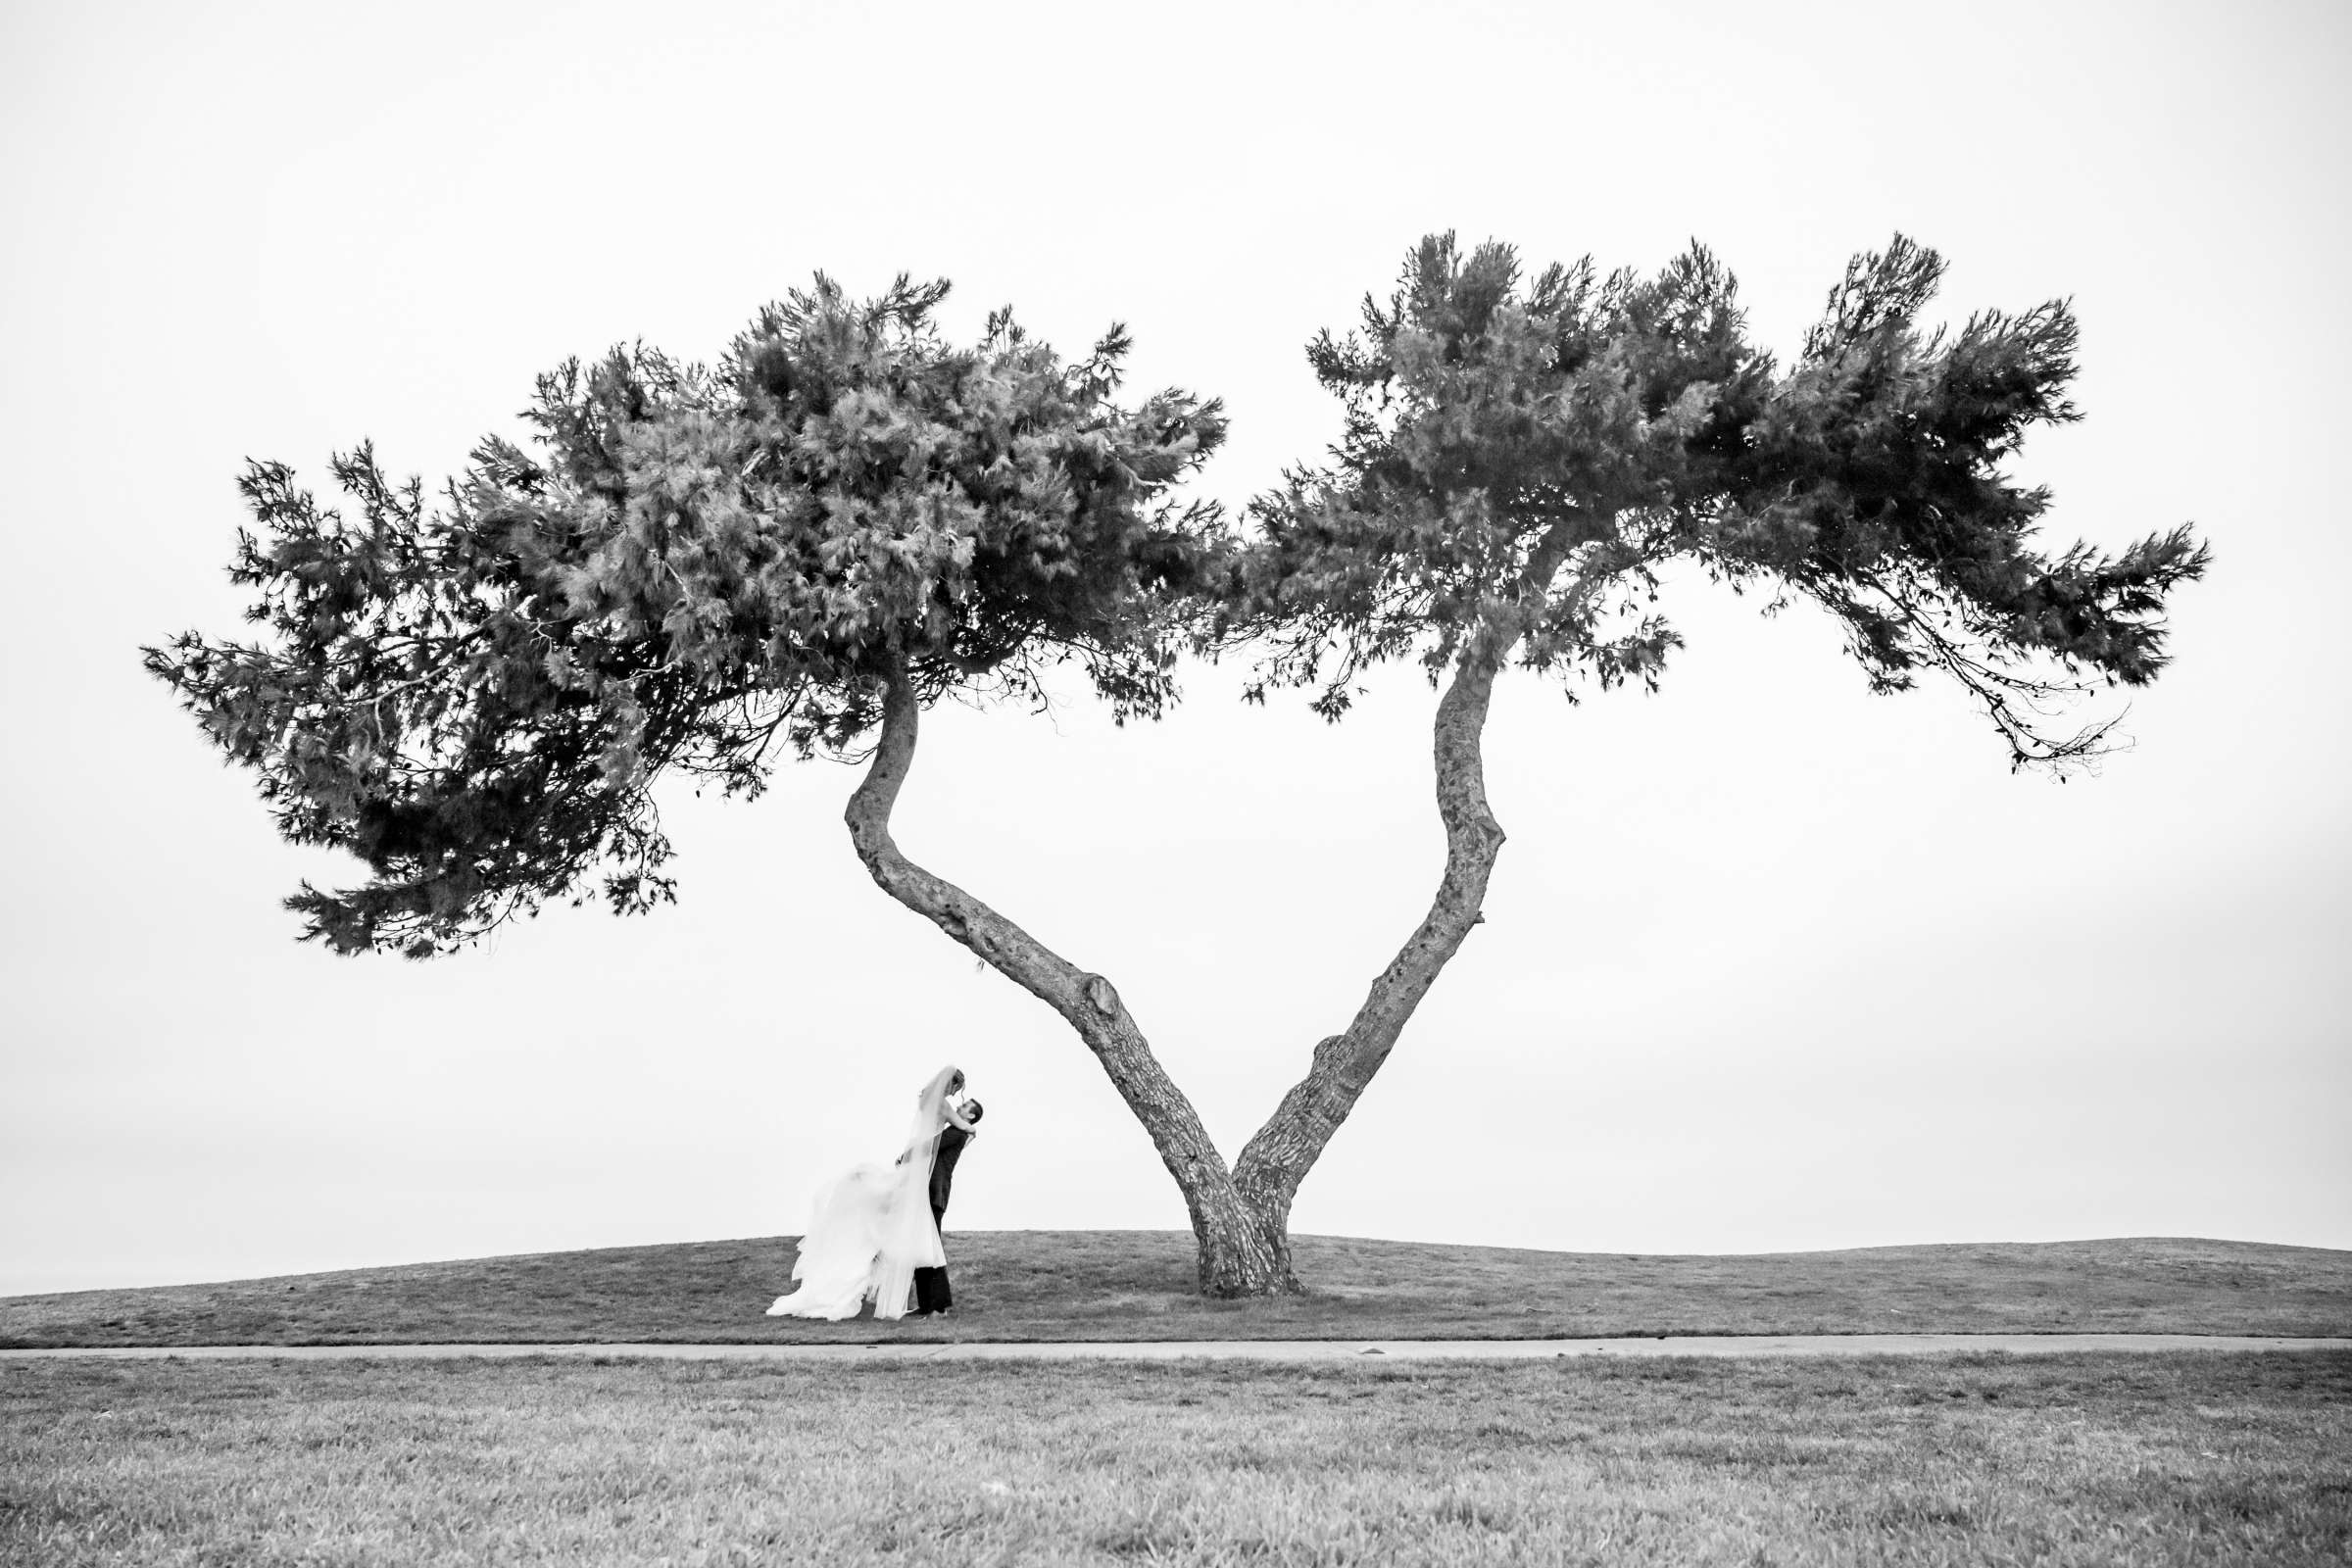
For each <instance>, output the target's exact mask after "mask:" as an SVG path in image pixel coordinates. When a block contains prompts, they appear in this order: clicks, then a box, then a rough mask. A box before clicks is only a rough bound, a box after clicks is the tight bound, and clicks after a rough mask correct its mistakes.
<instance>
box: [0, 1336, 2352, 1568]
mask: <svg viewBox="0 0 2352 1568" xmlns="http://www.w3.org/2000/svg"><path fill="white" fill-rule="evenodd" d="M2348 1455H2352V1353H2345V1352H2277V1353H2273V1354H2268V1355H2241V1356H2227V1355H2219V1354H2207V1353H2186V1354H2168V1355H2158V1356H2148V1355H2105V1356H2102V1355H2062V1356H2034V1357H2030V1358H2009V1357H2003V1356H1995V1355H1977V1356H1965V1357H1943V1358H1936V1359H1931V1360H1917V1359H1895V1358H1855V1359H1851V1360H1839V1361H1829V1362H1820V1361H1791V1360H1783V1361H1760V1362H1757V1361H1733V1362H1727V1361H1705V1360H1691V1359H1684V1360H1675V1359H1670V1360H1663V1361H1618V1360H1593V1359H1584V1358H1578V1359H1563V1360H1557V1361H1544V1362H1527V1363H1517V1364H1497V1363H1484V1364H1428V1363H1423V1364H1419V1365H1415V1366H1411V1367H1403V1366H1398V1367H1370V1366H1365V1365H1361V1364H1342V1365H1339V1366H1330V1367H1325V1366H1315V1367H1296V1366H1288V1367H1269V1366H1263V1365H1237V1364H1233V1363H1209V1362H1199V1361H1194V1362H1177V1363H1161V1364H1137V1363H1127V1364H1116V1363H1042V1362H1032V1363H1026V1364H1021V1363H981V1364H975V1363H960V1364H939V1363H934V1364H930V1365H920V1364H914V1365H898V1366H874V1367H842V1366H838V1365H831V1364H827V1365H808V1364H803V1365H793V1366H782V1365H775V1364H767V1365H752V1366H746V1365H729V1364H712V1363H693V1364H676V1363H668V1364H662V1363H650V1362H643V1361H627V1360H620V1361H615V1362H611V1363H606V1364H589V1363H577V1362H561V1363H560V1362H554V1361H531V1362H521V1363H515V1362H499V1363H484V1362H421V1363H419V1362H399V1363H393V1362H372V1363H368V1362H356V1363H355V1362H338V1363H313V1364H307V1365H288V1364H271V1363H257V1362H229V1363H221V1362H204V1363H196V1362H172V1361H163V1362H140V1363H123V1362H91V1361H48V1362H17V1363H12V1364H0V1561H6V1562H9V1563H11V1564H20V1565H23V1568H50V1565H62V1564H100V1563H107V1564H112V1563H128V1562H185V1563H239V1564H262V1565H268V1564H277V1563H287V1564H291V1563H338V1564H352V1565H368V1564H379V1563H380V1564H439V1563H450V1564H457V1563H467V1564H471V1563H517V1564H526V1563H603V1562H629V1563H644V1562H673V1563H707V1564H741V1563H757V1562H773V1563H803V1562H825V1563H838V1564H845V1565H857V1564H869V1563H885V1562H887V1563H893V1564H905V1565H917V1564H932V1563H956V1564H976V1563H1012V1562H1019V1563H1039V1564H1055V1563H1113V1562H1139V1561H1141V1562H1157V1563H1182V1564H1211V1563H1244V1562H1248V1563H1299V1564H1306V1563H1317V1564H1336V1563H1353V1562H1380V1563H1399V1564H1416V1563H1433V1564H1438V1563H1442V1564H1483V1563H1504V1562H1536V1563H1608V1564H1624V1565H1634V1568H1640V1565H1647V1564H1723V1565H1733V1564H1739V1565H1744V1568H1754V1565H1758V1564H1780V1565H1797V1564H1817V1563H1819V1564H1829V1563H1855V1564H1861V1563H1871V1564H1890V1565H1910V1564H1923V1565H1924V1564H1931V1563H1972V1564H1973V1563H2136V1564H2173V1563H2181V1564H2186V1563H2248V1564H2263V1565H2276V1568H2292V1565H2299V1564H2319V1563H2341V1562H2344V1561H2347V1560H2352V1463H2348V1459H2347V1456H2348Z"/></svg>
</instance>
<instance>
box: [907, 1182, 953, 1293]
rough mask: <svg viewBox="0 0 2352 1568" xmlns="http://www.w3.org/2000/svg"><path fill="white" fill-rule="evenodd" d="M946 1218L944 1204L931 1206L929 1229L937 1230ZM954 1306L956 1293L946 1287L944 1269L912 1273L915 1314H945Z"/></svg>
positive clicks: (927, 1269)
mask: <svg viewBox="0 0 2352 1568" xmlns="http://www.w3.org/2000/svg"><path fill="white" fill-rule="evenodd" d="M947 1217H948V1211H947V1208H946V1206H945V1205H944V1204H939V1203H934V1204H932V1205H931V1228H932V1229H934V1230H937V1229H938V1228H939V1226H940V1223H941V1222H942V1221H943V1220H945V1219H946V1218H947ZM955 1304H956V1293H955V1292H954V1291H953V1290H951V1289H949V1287H948V1271H947V1270H946V1269H944V1268H918V1269H916V1270H915V1271H914V1309H915V1310H916V1311H917V1312H945V1311H946V1310H947V1309H948V1308H949V1307H951V1306H954V1305H955Z"/></svg>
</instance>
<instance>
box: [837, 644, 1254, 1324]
mask: <svg viewBox="0 0 2352 1568" xmlns="http://www.w3.org/2000/svg"><path fill="white" fill-rule="evenodd" d="M883 678H884V690H883V697H882V729H881V735H880V738H879V739H878V740H877V741H876V742H875V745H874V752H873V759H872V760H871V761H870V762H869V763H868V765H867V768H866V774H865V778H864V780H863V782H861V783H860V784H859V785H858V788H857V790H856V792H855V793H853V794H852V795H851V797H850V804H849V807H848V809H847V810H846V811H845V812H844V813H843V814H844V816H845V818H846V819H847V821H848V823H849V827H850V838H851V841H852V842H853V843H854V844H855V845H856V846H857V849H858V858H859V859H861V860H863V861H864V862H865V868H866V870H867V871H868V872H870V873H871V874H872V876H873V879H874V881H875V883H876V884H877V885H879V886H880V887H881V889H882V890H883V891H884V892H885V893H888V894H889V895H890V896H891V897H892V898H894V899H896V900H898V901H899V902H900V903H901V904H904V905H905V906H907V907H908V908H909V909H912V910H913V911H914V912H915V913H917V914H919V915H921V916H923V918H925V919H927V920H929V921H930V922H931V923H932V924H934V925H936V926H938V927H939V928H940V929H941V930H942V931H945V932H946V933H947V934H948V935H949V936H951V937H953V938H955V939H956V941H957V942H960V943H962V944H963V945H964V946H965V947H967V948H969V949H971V951H972V953H973V954H974V955H975V956H978V957H979V958H980V959H981V961H983V962H985V963H987V964H988V965H989V966H990V967H992V968H994V969H995V970H997V972H999V973H1000V974H1003V975H1005V977H1006V978H1007V979H1009V980H1011V981H1012V982H1013V983H1014V984H1015V985H1018V986H1019V987H1021V989H1023V990H1024V991H1027V992H1028V993H1030V994H1031V995H1032V996H1034V997H1036V998H1037V999H1038V1000H1039V1001H1041V1002H1043V1003H1045V1004H1046V1005H1048V1006H1050V1007H1052V1008H1053V1009H1054V1011H1055V1012H1057V1013H1059V1014H1061V1016H1062V1018H1063V1019H1064V1020H1066V1021H1067V1022H1068V1023H1069V1025H1070V1027H1071V1028H1073V1029H1075V1030H1077V1031H1078V1034H1079V1037H1080V1038H1081V1039H1083V1040H1084V1041H1085V1042H1086V1045H1087V1049H1088V1050H1090V1051H1092V1052H1093V1053H1094V1054H1095V1055H1096V1057H1097V1058H1098V1059H1099V1060H1100V1061H1101V1062H1102V1063H1103V1071H1104V1072H1105V1073H1107V1074H1108V1075H1109V1077H1110V1081H1111V1084H1112V1086H1113V1087H1114V1088H1116V1089H1117V1090H1118V1092H1119V1098H1120V1099H1122V1100H1124V1101H1125V1102H1126V1103H1127V1108H1128V1109H1129V1110H1130V1111H1132V1112H1133V1113H1134V1115H1135V1118H1136V1119H1137V1120H1138V1121H1140V1122H1142V1123H1143V1125H1144V1130H1145V1131H1146V1132H1147V1133H1149V1134H1150V1135H1151V1138H1152V1147H1153V1148H1154V1149H1156V1150H1157V1151H1158V1152H1159V1157H1160V1162H1161V1163H1162V1164H1164V1165H1165V1166H1166V1167H1167V1169H1168V1173H1169V1174H1170V1175H1171V1176H1173V1177H1174V1178H1175V1179H1176V1185H1177V1187H1178V1188H1179V1189H1180V1190H1181V1191H1182V1192H1183V1194H1184V1201H1185V1206H1186V1208H1187V1210H1188V1211H1189V1213H1190V1214H1191V1217H1192V1224H1193V1232H1194V1235H1195V1236H1196V1237H1198V1238H1199V1239H1200V1240H1201V1290H1202V1291H1203V1292H1204V1293H1205V1294H1208V1295H1211V1296H1238V1295H1245V1294H1258V1293H1261V1292H1263V1291H1265V1290H1267V1289H1269V1288H1272V1289H1276V1290H1296V1289H1297V1288H1298V1284H1297V1281H1296V1280H1295V1279H1294V1278H1292V1277H1291V1274H1290V1269H1289V1266H1288V1253H1287V1250H1285V1251H1284V1252H1283V1253H1281V1254H1280V1255H1277V1254H1275V1253H1274V1252H1272V1251H1271V1250H1269V1249H1268V1248H1267V1247H1266V1245H1265V1244H1264V1242H1263V1241H1262V1239H1261V1234H1260V1229H1259V1227H1258V1226H1256V1225H1254V1224H1252V1223H1251V1222H1250V1215H1249V1214H1248V1212H1247V1210H1246V1209H1245V1207H1244V1204H1243V1201H1242V1200H1241V1197H1240V1195H1239V1193H1238V1192H1237V1191H1236V1189H1235V1186H1234V1182H1233V1177H1232V1173H1231V1172H1230V1171H1229V1170H1228V1169H1227V1168H1226V1164H1225V1158H1224V1156H1223V1155H1222V1154H1220V1153H1218V1152H1217V1147H1216V1145H1215V1144H1214V1143H1213V1142H1212V1141H1211V1140H1210V1138H1209V1136H1208V1131H1207V1129H1206V1128H1204V1127H1203V1126H1201V1117H1200V1114H1199V1113H1198V1112H1197V1111H1196V1110H1195V1109H1194V1108H1193V1103H1192V1102H1191V1101H1190V1100H1188V1099H1187V1098H1186V1097H1185V1094H1184V1091H1182V1090H1181V1089H1178V1088H1177V1087H1176V1085H1175V1082H1174V1081H1173V1080H1172V1079H1170V1078H1169V1077H1168V1075H1167V1072H1166V1070H1165V1069H1164V1068H1162V1067H1161V1066H1160V1064H1159V1059H1158V1057H1156V1056H1154V1055H1153V1054H1152V1048H1151V1045H1150V1043H1149V1042H1147V1041H1146V1040H1145V1038H1144V1035H1143V1031H1142V1030H1141V1029H1139V1028H1137V1027H1136V1023H1135V1020H1134V1019H1133V1018H1132V1017H1130V1016H1129V1015H1128V1012H1127V1008H1126V1005H1125V1004H1124V1003H1122V1002H1121V1001H1120V1000H1119V994H1118V992H1117V990H1116V989H1115V988H1114V987H1113V986H1112V985H1111V983H1110V982H1109V981H1108V980H1106V979H1104V978H1103V976H1101V975H1099V974H1091V973H1089V972H1087V971H1086V970H1083V969H1081V968H1079V967H1078V966H1077V965H1076V964H1074V963H1072V962H1070V961H1069V960H1068V959H1067V958H1064V957H1062V956H1060V955H1059V954H1057V953H1055V952H1054V951H1053V950H1052V949H1050V948H1048V947H1047V946H1046V945H1045V944H1044V943H1042V942H1040V941H1038V940H1037V939H1036V938H1035V937H1033V936H1031V935H1030V934H1029V933H1028V932H1027V931H1025V930H1023V929H1022V928H1021V927H1020V926H1019V925H1017V924H1015V923H1014V922H1013V921H1011V920H1008V919H1006V918H1005V916H1004V915H1002V914H999V913H998V912H997V911H996V910H995V909H993V908H991V907H989V906H988V905H986V904H985V903H983V902H981V901H980V900H979V899H976V898H974V897H973V896H972V895H971V894H969V893H966V892H965V891H964V890H963V889H961V888H959V887H957V886H956V884H955V883H953V882H950V881H948V880H947V879H946V878H944V877H940V876H936V875H934V874H932V873H931V872H930V871H927V870H925V869H924V868H923V867H921V866H919V865H917V864H915V863H914V862H913V861H912V860H910V859H908V858H907V857H906V855H905V854H904V853H903V852H901V850H900V849H899V847H898V844H897V842H896V840H894V839H893V838H892V837H891V832H890V816H891V810H892V808H893V807H894V806H895V805H896V804H897V801H898V797H899V790H900V788H901V786H903V785H904V784H905V783H906V781H907V770H908V768H909V767H911V766H912V764H913V761H914V747H915V736H916V731H917V729H918V727H919V725H920V722H921V713H922V705H921V701H920V698H919V696H918V694H917V692H916V690H915V687H914V684H913V682H912V681H911V680H910V679H909V678H908V677H907V672H906V667H905V664H904V662H899V661H896V660H894V661H892V662H890V664H889V667H888V669H887V672H886V674H885V675H884V677H883Z"/></svg>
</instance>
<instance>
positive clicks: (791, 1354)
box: [0, 1334, 2352, 1364]
mask: <svg viewBox="0 0 2352 1568" xmlns="http://www.w3.org/2000/svg"><path fill="white" fill-rule="evenodd" d="M1967 1350H1978V1351H1983V1350H1999V1351H2006V1352H2008V1353H2010V1354H2013V1355H2051V1354H2057V1353H2060V1352H2063V1351H2069V1350H2241V1351H2254V1350H2352V1339H2255V1338H2252V1337H2249V1336H2243V1335H2222V1334H1754V1335H1691V1336H1688V1337H1678V1338H1674V1339H1654V1340H1117V1341H1069V1342H1059V1343H1046V1344H1018V1345H1016V1344H1003V1343H986V1344H960V1345H958V1344H948V1343H926V1344H915V1343H909V1342H904V1341H902V1342H897V1343H893V1342H889V1341H879V1342H873V1343H868V1344H861V1345H203V1346H176V1347H170V1346H158V1347H92V1348H87V1349H66V1350H0V1361H17V1360H33V1359H43V1358H56V1357H65V1356H86V1357H98V1358H103V1359H107V1360H124V1361H155V1360H169V1359H174V1358H179V1359H186V1360H197V1361H210V1360H229V1359H252V1358H268V1359H276V1360H287V1361H358V1360H370V1359H373V1360H392V1361H426V1360H445V1359H463V1358H474V1359H481V1360H509V1359H515V1358H519V1357H525V1356H534V1355H542V1356H562V1357H566V1358H571V1359H581V1358H593V1357H615V1356H623V1357H631V1358H641V1359H645V1360H655V1361H836V1362H839V1361H853V1362H865V1363H869V1364H870V1363H873V1362H878V1361H1180V1360H1187V1359H1193V1358H1200V1359H1204V1360H1212V1361H1341V1360H1349V1359H1353V1358H1355V1357H1358V1356H1375V1355H1377V1356H1385V1357H1387V1358H1389V1359H1391V1360H1397V1361H1523V1360H1533V1359H1538V1358H1544V1357H1554V1356H1563V1355H1571V1356H1573V1355H1604V1356H1629V1355H1630V1356H1660V1355H1705V1356H1732V1357H1747V1356H1769V1355H1816V1356H1818V1355H1946V1354H1950V1353H1952V1352H1954V1351H1967Z"/></svg>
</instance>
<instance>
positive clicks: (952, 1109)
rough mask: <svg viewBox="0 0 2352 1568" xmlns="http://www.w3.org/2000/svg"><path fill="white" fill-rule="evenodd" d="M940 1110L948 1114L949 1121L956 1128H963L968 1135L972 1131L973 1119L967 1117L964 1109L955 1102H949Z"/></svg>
mask: <svg viewBox="0 0 2352 1568" xmlns="http://www.w3.org/2000/svg"><path fill="white" fill-rule="evenodd" d="M939 1108H940V1109H941V1110H944V1111H946V1112H947V1115H948V1120H949V1121H950V1122H951V1123H953V1124H954V1125H955V1126H957V1127H960V1128H962V1129H963V1130H964V1131H965V1132H967V1133H968V1132H970V1131H971V1130H972V1121H971V1118H970V1117H968V1116H966V1115H965V1114H964V1113H963V1107H962V1106H961V1105H958V1104H957V1103H956V1102H954V1101H953V1100H951V1101H949V1102H947V1103H945V1104H943V1105H941V1106H940V1107H939Z"/></svg>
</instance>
